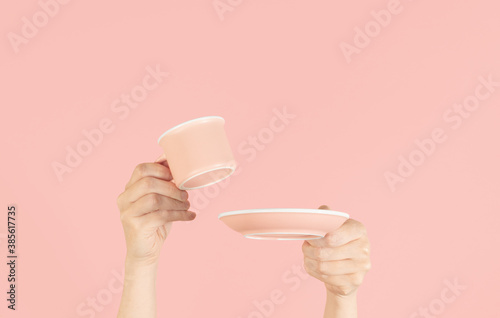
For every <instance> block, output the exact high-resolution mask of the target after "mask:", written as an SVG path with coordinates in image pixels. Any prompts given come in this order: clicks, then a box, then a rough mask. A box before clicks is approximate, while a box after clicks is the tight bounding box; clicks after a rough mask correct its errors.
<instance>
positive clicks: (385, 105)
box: [0, 0, 500, 318]
mask: <svg viewBox="0 0 500 318" xmlns="http://www.w3.org/2000/svg"><path fill="white" fill-rule="evenodd" d="M54 3H55V4H57V6H55V5H54ZM215 4H216V5H217V6H218V8H219V11H217V10H216V9H215V7H214V4H213V2H212V1H211V0H206V1H180V0H177V1H140V2H139V1H128V2H127V1H106V2H102V1H91V2H89V1H66V2H65V3H64V4H63V1H61V2H54V1H49V0H41V2H37V1H34V0H33V1H15V2H8V3H7V2H5V1H4V2H2V4H1V5H0V21H1V32H0V33H1V35H2V37H3V42H2V46H1V56H0V80H1V82H0V84H1V86H0V87H1V95H0V96H1V100H2V102H1V104H2V106H1V115H0V118H1V119H2V121H1V125H0V127H1V128H0V129H1V131H0V133H1V136H2V137H1V139H0V141H1V144H0V149H1V165H0V175H1V176H2V179H1V188H0V193H1V210H2V214H1V215H2V216H0V220H1V221H0V259H1V260H2V261H1V264H2V265H1V266H0V282H1V283H0V286H1V291H2V295H1V296H0V299H2V301H0V314H1V316H2V317H113V316H115V315H116V312H117V309H118V305H119V301H120V289H121V287H122V285H121V282H120V279H119V278H120V275H121V274H122V269H123V260H124V256H125V243H124V238H123V231H122V227H121V224H120V220H119V211H118V209H117V206H116V198H117V196H118V195H119V194H120V193H121V192H122V191H123V189H124V186H125V184H126V182H127V181H128V179H129V177H130V175H131V173H132V171H133V169H134V167H135V166H136V165H137V164H139V163H141V162H146V161H153V160H155V159H156V158H157V157H158V155H159V154H160V151H161V149H160V147H159V146H158V145H157V143H156V140H157V138H158V136H159V135H160V134H161V133H163V132H164V131H165V130H166V129H168V128H170V127H171V126H173V125H176V124H178V123H181V122H183V121H185V120H188V119H192V118H196V117H200V116H206V115H219V116H223V117H224V118H225V119H226V130H227V133H228V137H229V139H230V143H231V146H232V148H233V151H234V153H235V156H236V159H237V161H238V163H239V165H240V170H239V173H238V174H237V175H235V176H233V177H231V178H230V179H228V182H227V183H225V184H224V185H219V186H214V188H211V189H208V188H207V189H206V190H196V191H191V192H190V195H191V196H192V199H193V200H195V201H196V202H192V204H193V206H195V207H196V206H197V207H198V208H199V209H198V210H197V211H198V216H197V219H196V220H195V221H194V222H192V223H179V224H175V225H174V228H173V231H172V235H171V237H169V238H168V240H167V243H166V245H165V247H164V250H163V254H162V259H161V265H160V271H159V277H158V300H159V304H158V305H159V309H158V313H159V315H158V316H159V317H167V316H168V317H179V318H180V317H205V316H207V317H227V318H247V317H250V318H259V317H260V318H262V317H294V318H295V317H297V318H299V317H322V312H323V305H324V301H325V292H324V286H323V284H322V283H320V282H318V281H316V280H315V279H313V278H306V277H305V276H304V275H303V273H302V272H300V271H295V272H293V271H292V270H293V268H294V267H299V266H301V265H302V252H301V244H302V242H301V241H292V242H281V241H279V242H276V241H256V240H249V239H245V238H243V237H242V236H240V235H239V234H238V233H235V232H233V231H231V230H230V229H228V228H226V227H225V226H224V225H223V224H222V222H220V221H219V220H218V219H217V215H218V214H219V213H221V212H225V211H230V210H234V209H242V208H263V207H303V208H316V207H318V206H319V205H321V204H328V205H330V206H331V207H332V208H333V209H336V210H339V211H345V212H348V213H350V214H351V216H352V217H353V218H355V219H357V220H359V221H361V222H363V223H364V224H365V225H366V227H367V229H368V233H369V237H370V239H371V243H372V263H373V268H372V270H371V271H370V272H369V273H368V275H367V276H366V279H365V282H364V284H363V285H362V286H361V287H360V289H359V316H360V317H394V318H395V317H410V318H412V317H413V318H415V317H425V315H426V314H425V311H427V312H429V314H428V315H433V316H435V317H498V315H499V311H498V306H497V302H498V298H499V296H500V292H499V289H498V286H500V275H499V274H498V268H500V256H499V254H498V246H499V243H500V236H499V234H498V233H499V231H498V226H499V225H500V216H499V212H500V202H499V197H500V196H499V191H500V181H499V179H500V168H499V166H498V163H499V162H500V150H499V136H500V135H499V134H500V125H499V124H500V105H499V104H500V87H499V86H498V84H496V86H495V85H493V86H491V87H489V89H490V90H488V88H486V87H484V86H481V87H479V88H478V89H476V88H477V87H478V85H482V84H481V80H480V79H479V78H480V77H483V78H485V79H488V77H491V80H492V81H493V82H495V81H496V82H497V83H498V82H500V59H499V56H500V43H499V39H500V19H499V14H498V13H499V12H500V6H499V5H498V3H497V2H495V1H490V0H481V1H451V0H447V1H407V0H404V1H403V0H402V1H401V2H397V1H394V0H384V1H358V2H349V1H343V2H338V1H337V2H332V1H298V0H294V1H246V0H239V1H237V0H232V1H229V0H220V1H218V2H217V1H216V2H215ZM42 6H43V7H45V10H46V11H43V10H44V9H43V8H42ZM380 10H385V11H382V13H380ZM389 10H391V11H389ZM372 11H374V12H375V13H374V14H372V13H371V12H372ZM44 12H49V13H50V16H49V14H48V13H44ZM384 13H389V14H390V18H389V17H388V15H387V14H385V15H384ZM375 17H378V21H380V22H376V21H377V20H376V18H375ZM34 18H35V19H38V20H36V23H37V25H38V27H37V26H36V25H35V28H36V29H33V27H31V28H30V27H29V23H31V22H29V21H33V19H34ZM27 21H28V22H27ZM365 26H367V27H368V31H366V30H365V31H360V30H362V29H363V30H364V29H365ZM377 26H378V28H377ZM37 30H38V31H37ZM23 32H24V33H23ZM359 32H363V33H365V32H368V33H369V34H371V37H368V38H367V37H363V36H362V35H360V33H359ZM356 34H357V35H356ZM21 37H23V38H24V40H21ZM355 37H356V42H355ZM368 41H369V42H368ZM356 44H357V45H358V47H357V48H356V47H354V45H356ZM349 45H350V46H351V47H350V49H354V50H355V53H354V51H352V52H351V53H345V54H344V53H343V51H342V47H344V48H346V47H348V46H349ZM157 67H158V68H159V69H160V70H161V72H165V73H167V72H168V73H169V74H168V76H166V75H165V74H163V75H161V76H158V78H157V79H158V82H155V81H154V80H153V78H147V79H148V80H149V82H147V83H146V85H149V86H148V87H149V88H152V86H155V88H152V89H151V90H150V91H146V90H144V89H142V88H141V87H140V86H139V85H142V83H143V82H142V81H143V78H144V77H145V76H146V74H148V70H147V68H150V69H155V68H157ZM131 92H134V93H135V94H136V96H139V97H138V98H139V99H140V97H142V96H141V95H140V93H141V92H142V93H144V92H147V94H148V95H147V98H146V99H144V100H142V101H141V102H139V103H138V104H131V105H134V106H133V107H130V106H124V105H125V104H123V103H120V104H119V103H117V102H115V101H116V100H117V99H120V98H121V95H122V94H131ZM477 92H479V94H480V95H479V96H481V100H480V102H479V105H475V104H474V102H475V101H478V99H477V97H475V96H476V94H478V93H477ZM137 94H139V95H137ZM486 95H487V96H486ZM464 101H466V102H467V103H469V109H474V111H467V112H464V111H462V114H463V116H468V117H467V118H464V119H463V120H462V122H461V124H460V125H459V124H458V121H455V120H457V118H458V117H451V116H455V114H454V113H451V112H453V111H454V108H453V107H454V106H453V105H454V104H457V103H459V104H461V103H463V102H464ZM283 111H286V112H287V113H289V117H290V118H288V119H286V120H285V121H281V122H279V121H276V122H274V121H273V123H274V125H272V124H271V123H270V121H271V120H277V119H273V118H274V117H275V116H277V115H276V112H283ZM443 116H448V117H447V118H448V120H445V117H443ZM291 117H293V118H291ZM276 118H278V117H276ZM452 120H453V121H452ZM101 123H102V125H104V126H105V128H104V130H105V131H106V132H105V133H103V135H102V138H101V139H99V138H98V139H96V140H97V141H96V142H95V145H93V146H92V147H91V148H90V149H89V148H87V149H86V148H85V144H86V145H87V146H88V145H91V144H90V142H89V141H86V140H87V137H85V135H84V134H83V132H82V131H84V130H85V131H92V130H95V129H96V128H98V127H99V125H100V124H101ZM276 123H279V124H276ZM277 127H279V129H277ZM271 128H274V131H273V130H271ZM435 129H437V130H438V133H439V131H441V133H442V134H444V135H445V136H446V140H445V141H444V142H442V143H440V144H436V145H435V147H434V149H432V147H431V146H429V147H430V148H429V149H430V150H432V151H429V154H430V155H428V156H425V157H421V156H420V157H419V154H422V152H420V153H419V148H418V146H417V145H416V144H415V139H418V140H423V139H426V138H431V136H432V134H433V130H435ZM439 129H441V130H439ZM95 136H97V135H95ZM253 136H257V139H258V140H260V141H259V143H261V144H263V146H259V149H260V150H256V149H255V148H252V146H250V144H249V143H248V140H249V138H252V137H253ZM259 136H260V137H259ZM259 138H260V139H259ZM443 138H444V137H443ZM440 140H442V139H440ZM78 145H80V147H81V149H80V150H81V151H84V152H85V151H87V153H86V155H85V156H83V158H82V160H81V162H79V163H78V162H76V163H73V165H74V167H72V168H71V169H72V171H71V172H67V173H64V174H63V175H62V176H61V178H58V176H57V174H56V172H55V171H54V168H53V165H54V164H55V163H60V164H65V165H66V164H67V163H66V157H67V155H68V153H69V150H68V149H70V148H71V149H76V148H77V147H78ZM252 149H253V150H252ZM410 154H413V157H412V158H413V159H412V160H413V162H415V163H416V164H414V165H412V166H411V167H408V166H406V169H407V170H406V172H407V173H406V175H405V176H406V177H402V176H400V179H399V181H401V180H404V182H399V181H398V182H396V183H395V184H394V185H393V187H392V188H391V186H390V184H389V183H388V182H387V180H386V175H387V174H390V173H393V175H392V177H394V175H395V174H396V173H398V165H400V158H401V157H400V156H402V157H403V158H406V159H408V158H409V156H410ZM412 169H413V171H412ZM408 170H409V171H408ZM11 204H14V205H16V207H17V211H18V220H17V226H18V241H17V245H18V246H17V250H18V257H19V258H18V262H19V264H18V267H17V275H18V285H17V291H18V295H17V300H18V303H17V310H16V311H15V312H12V311H11V310H7V305H8V304H7V302H6V301H4V299H6V297H7V294H6V292H7V266H6V265H5V264H6V255H7V242H6V238H5V234H6V214H7V206H8V205H11ZM450 284H458V285H460V287H459V288H458V289H457V288H455V289H453V290H450V287H449V285H450ZM273 290H278V291H279V292H281V293H282V294H283V297H284V298H282V299H284V301H283V302H282V303H280V304H275V305H273V307H274V308H271V307H270V305H269V302H270V299H271V298H270V295H271V293H272V292H273ZM91 302H94V305H90V303H91ZM259 304H261V306H264V307H265V308H264V310H263V311H264V312H263V311H262V310H261V311H259V309H258V307H259ZM92 306H93V307H92ZM266 306H267V307H266Z"/></svg>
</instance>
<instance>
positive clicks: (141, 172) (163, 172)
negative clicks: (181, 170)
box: [125, 162, 172, 190]
mask: <svg viewBox="0 0 500 318" xmlns="http://www.w3.org/2000/svg"><path fill="white" fill-rule="evenodd" d="M144 177H155V178H159V179H163V180H167V181H170V180H172V174H171V173H170V169H169V168H168V167H166V166H164V165H162V164H159V163H154V162H144V163H140V164H138V165H137V166H136V167H135V169H134V172H132V176H131V177H130V180H129V181H128V182H127V184H126V185H125V190H126V189H128V188H129V187H130V186H131V185H132V184H134V183H135V182H137V181H138V180H139V179H141V178H144Z"/></svg>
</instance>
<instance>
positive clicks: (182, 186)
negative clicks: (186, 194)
mask: <svg viewBox="0 0 500 318" xmlns="http://www.w3.org/2000/svg"><path fill="white" fill-rule="evenodd" d="M221 169H230V170H231V172H229V173H228V174H227V175H226V176H224V177H223V178H220V179H217V180H215V181H212V182H210V183H207V184H204V185H201V186H197V187H192V188H186V187H184V184H186V182H188V181H189V180H191V179H193V178H196V177H198V176H201V175H202V174H204V173H208V172H212V171H216V170H221ZM235 170H236V167H235V166H231V165H228V166H221V167H216V168H212V169H208V170H205V171H202V172H199V173H196V174H194V175H192V176H190V177H189V178H187V179H186V180H184V181H183V182H182V183H181V184H180V185H179V189H181V190H194V189H200V188H204V187H207V186H209V185H212V184H216V183H217V182H219V181H222V180H224V179H226V178H228V177H230V176H231V175H232V174H233V173H234V171H235Z"/></svg>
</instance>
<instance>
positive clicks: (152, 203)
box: [148, 193, 161, 208]
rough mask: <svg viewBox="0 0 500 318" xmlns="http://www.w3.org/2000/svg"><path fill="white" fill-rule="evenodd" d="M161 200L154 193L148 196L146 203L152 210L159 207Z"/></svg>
mask: <svg viewBox="0 0 500 318" xmlns="http://www.w3.org/2000/svg"><path fill="white" fill-rule="evenodd" d="M160 202H161V199H160V196H159V195H158V194H156V193H150V194H148V203H149V205H150V206H151V207H152V208H156V207H158V206H159V205H160Z"/></svg>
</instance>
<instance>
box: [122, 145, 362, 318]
mask: <svg viewBox="0 0 500 318" xmlns="http://www.w3.org/2000/svg"><path fill="white" fill-rule="evenodd" d="M171 181H172V175H171V173H170V169H169V168H168V163H167V162H166V159H165V157H164V155H162V156H160V157H159V158H158V159H156V161H155V162H148V163H141V164H139V165H137V166H136V167H135V169H134V171H133V173H132V176H131V177H130V180H129V181H128V182H127V184H126V185H125V189H124V191H123V192H122V193H121V194H120V195H119V196H118V198H117V201H116V202H117V205H118V208H119V210H120V219H121V222H122V226H123V230H124V234H125V242H126V245H127V255H126V258H125V277H124V286H123V293H122V298H121V303H120V308H119V311H118V318H138V317H140V318H155V317H156V274H157V269H158V260H159V256H160V252H161V248H162V246H163V243H164V242H165V239H166V238H167V237H168V235H169V234H170V231H171V228H172V224H173V222H175V221H192V220H194V219H195V217H196V213H195V212H193V211H189V207H190V204H189V200H188V193H187V191H184V190H180V189H178V188H177V187H176V186H175V184H174V183H173V182H171ZM320 208H321V209H328V207H327V206H321V207H320ZM302 252H303V254H304V268H305V269H306V271H307V272H308V273H309V274H310V275H311V276H313V277H315V278H317V279H318V280H320V281H322V282H324V283H325V287H326V306H325V312H324V318H337V317H339V318H340V317H343V318H351V317H357V313H356V307H357V305H356V291H357V289H358V287H359V286H360V284H361V283H362V281H363V278H364V275H365V274H366V272H367V271H368V270H369V269H370V258H369V242H368V238H367V234H366V230H365V228H364V226H363V225H362V224H361V223H360V222H358V221H355V220H353V219H349V220H347V221H346V222H345V223H344V224H343V225H342V226H341V227H340V228H339V229H337V230H336V231H333V232H330V233H328V234H327V235H326V236H325V237H323V238H321V239H315V240H308V241H304V244H303V245H302Z"/></svg>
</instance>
